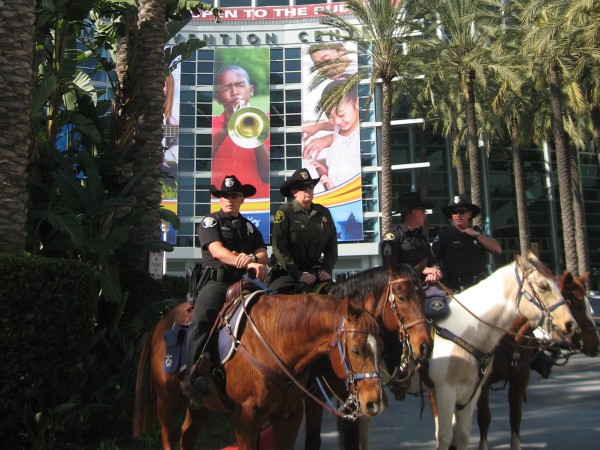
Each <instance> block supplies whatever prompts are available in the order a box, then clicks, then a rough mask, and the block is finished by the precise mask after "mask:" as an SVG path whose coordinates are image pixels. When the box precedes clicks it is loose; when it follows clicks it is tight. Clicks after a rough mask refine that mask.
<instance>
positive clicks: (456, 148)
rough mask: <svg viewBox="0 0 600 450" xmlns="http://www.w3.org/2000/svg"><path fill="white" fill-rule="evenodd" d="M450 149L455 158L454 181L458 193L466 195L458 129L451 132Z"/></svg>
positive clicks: (465, 181)
mask: <svg viewBox="0 0 600 450" xmlns="http://www.w3.org/2000/svg"><path fill="white" fill-rule="evenodd" d="M452 150H453V153H454V158H455V160H456V181H457V185H458V193H459V194H460V195H463V196H466V195H467V180H466V179H465V164H464V161H465V160H464V158H463V151H462V148H461V146H460V142H459V140H458V131H456V130H454V132H453V133H452Z"/></svg>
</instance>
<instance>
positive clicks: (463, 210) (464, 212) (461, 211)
mask: <svg viewBox="0 0 600 450" xmlns="http://www.w3.org/2000/svg"><path fill="white" fill-rule="evenodd" d="M468 212H469V210H468V209H455V210H454V211H452V214H460V215H463V214H466V213H468Z"/></svg>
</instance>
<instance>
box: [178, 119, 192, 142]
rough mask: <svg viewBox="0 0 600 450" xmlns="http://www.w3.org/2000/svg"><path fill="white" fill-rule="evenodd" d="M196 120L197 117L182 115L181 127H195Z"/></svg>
mask: <svg viewBox="0 0 600 450" xmlns="http://www.w3.org/2000/svg"><path fill="white" fill-rule="evenodd" d="M195 122H196V118H195V117H193V116H182V117H180V118H179V126H180V127H181V128H194V126H195ZM180 138H181V136H180Z"/></svg>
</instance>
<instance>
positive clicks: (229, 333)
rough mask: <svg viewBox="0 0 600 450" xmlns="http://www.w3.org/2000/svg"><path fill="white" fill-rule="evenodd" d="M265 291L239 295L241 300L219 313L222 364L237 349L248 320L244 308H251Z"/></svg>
mask: <svg viewBox="0 0 600 450" xmlns="http://www.w3.org/2000/svg"><path fill="white" fill-rule="evenodd" d="M264 293H265V291H255V292H251V293H249V294H248V295H246V296H244V297H239V298H238V299H239V300H241V301H235V302H233V303H232V304H230V305H226V306H229V308H228V309H227V310H225V308H224V309H223V312H222V313H221V314H219V316H220V320H221V325H220V327H219V331H218V333H217V334H218V337H217V347H218V350H219V359H220V362H221V364H222V365H223V364H225V363H226V362H227V361H229V360H230V359H231V358H232V357H233V355H234V354H235V352H236V350H237V346H238V345H239V340H240V338H241V336H242V333H243V332H244V327H245V325H246V321H247V318H246V314H245V313H244V310H248V309H250V307H251V306H252V305H253V304H254V303H255V302H256V301H257V300H258V299H259V298H260V297H261V296H262V295H263V294H264Z"/></svg>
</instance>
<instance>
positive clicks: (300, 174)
mask: <svg viewBox="0 0 600 450" xmlns="http://www.w3.org/2000/svg"><path fill="white" fill-rule="evenodd" d="M318 182H319V178H311V177H310V173H308V170H307V169H298V170H296V171H295V172H294V174H293V175H292V176H291V177H290V178H288V179H287V180H285V181H284V182H283V184H282V185H281V187H280V188H279V192H281V195H283V196H284V197H291V196H292V189H294V188H295V187H296V186H298V185H299V184H305V183H312V185H313V187H315V186H316V185H317V183H318Z"/></svg>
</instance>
